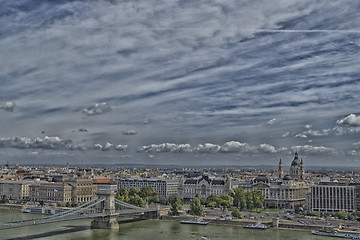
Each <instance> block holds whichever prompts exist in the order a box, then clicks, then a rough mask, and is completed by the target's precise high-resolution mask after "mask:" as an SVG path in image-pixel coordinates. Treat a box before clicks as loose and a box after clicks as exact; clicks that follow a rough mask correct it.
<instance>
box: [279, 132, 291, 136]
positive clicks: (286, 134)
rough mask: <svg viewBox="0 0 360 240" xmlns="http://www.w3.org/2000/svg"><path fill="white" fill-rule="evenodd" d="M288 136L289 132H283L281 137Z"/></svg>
mask: <svg viewBox="0 0 360 240" xmlns="http://www.w3.org/2000/svg"><path fill="white" fill-rule="evenodd" d="M288 136H290V132H286V133H284V134H283V135H282V136H281V137H288Z"/></svg>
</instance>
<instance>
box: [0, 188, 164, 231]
mask: <svg viewBox="0 0 360 240" xmlns="http://www.w3.org/2000/svg"><path fill="white" fill-rule="evenodd" d="M115 190H116V185H98V190H97V192H96V195H97V198H96V199H94V200H92V201H89V202H87V203H84V204H82V205H80V206H78V207H75V208H72V209H70V210H67V211H63V212H61V213H58V214H55V215H51V216H45V217H41V218H35V219H29V220H17V221H11V222H7V223H0V230H3V229H8V228H16V227H23V226H32V225H38V224H47V223H54V222H62V221H69V220H77V219H84V218H92V219H93V220H92V222H91V228H102V229H116V228H119V224H118V222H117V221H116V218H117V217H119V216H126V215H128V216H134V215H138V214H143V215H142V217H143V218H144V219H156V218H159V217H160V213H159V209H158V208H141V207H137V206H134V205H131V204H129V203H125V202H122V201H119V200H118V199H116V198H115Z"/></svg>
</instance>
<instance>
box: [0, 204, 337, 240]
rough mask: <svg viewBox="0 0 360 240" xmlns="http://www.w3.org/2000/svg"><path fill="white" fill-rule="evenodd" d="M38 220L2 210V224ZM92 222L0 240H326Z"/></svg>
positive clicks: (28, 230) (2, 234)
mask: <svg viewBox="0 0 360 240" xmlns="http://www.w3.org/2000/svg"><path fill="white" fill-rule="evenodd" d="M32 217H36V216H34V215H33V214H25V213H22V212H20V211H18V210H10V209H0V222H8V221H11V220H16V219H20V218H22V219H29V218H32ZM90 221H91V220H77V221H68V222H61V223H51V224H44V225H34V226H27V227H21V228H14V229H7V230H0V239H1V240H5V239H11V240H15V239H17V240H25V239H37V240H65V239H66V240H118V239H119V240H120V239H121V240H200V239H201V237H203V236H207V237H210V239H211V240H224V239H229V240H230V239H231V240H236V239H246V240H262V239H264V240H265V239H266V240H269V239H270V240H315V239H316V240H326V239H332V238H327V237H322V236H315V235H312V234H311V233H310V232H307V231H297V230H276V229H267V230H249V229H244V228H242V227H239V226H220V225H210V224H209V225H206V226H200V225H187V224H181V223H179V222H175V221H157V220H152V221H151V220H147V221H140V222H133V223H124V224H121V225H120V230H102V229H90V227H89V226H90Z"/></svg>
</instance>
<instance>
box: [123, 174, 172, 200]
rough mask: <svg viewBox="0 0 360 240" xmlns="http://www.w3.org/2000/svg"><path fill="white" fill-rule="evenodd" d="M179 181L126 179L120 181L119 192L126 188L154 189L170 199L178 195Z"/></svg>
mask: <svg viewBox="0 0 360 240" xmlns="http://www.w3.org/2000/svg"><path fill="white" fill-rule="evenodd" d="M178 186H179V181H178V180H175V179H157V178H125V179H120V180H119V181H118V190H120V189H122V188H125V189H127V190H129V189H130V188H139V189H141V188H142V187H152V188H153V189H154V191H155V192H158V193H159V194H160V195H162V196H165V197H169V196H171V195H177V194H178Z"/></svg>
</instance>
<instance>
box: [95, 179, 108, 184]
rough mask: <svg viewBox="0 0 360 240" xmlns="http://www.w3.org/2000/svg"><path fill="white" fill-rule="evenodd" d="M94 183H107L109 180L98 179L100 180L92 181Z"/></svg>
mask: <svg viewBox="0 0 360 240" xmlns="http://www.w3.org/2000/svg"><path fill="white" fill-rule="evenodd" d="M93 182H94V183H109V182H110V179H108V178H100V179H93Z"/></svg>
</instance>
